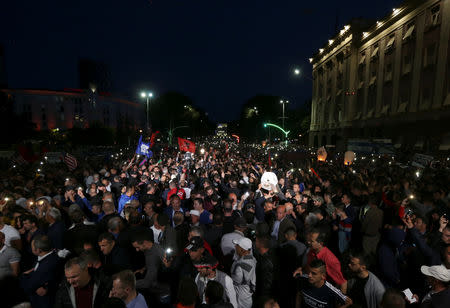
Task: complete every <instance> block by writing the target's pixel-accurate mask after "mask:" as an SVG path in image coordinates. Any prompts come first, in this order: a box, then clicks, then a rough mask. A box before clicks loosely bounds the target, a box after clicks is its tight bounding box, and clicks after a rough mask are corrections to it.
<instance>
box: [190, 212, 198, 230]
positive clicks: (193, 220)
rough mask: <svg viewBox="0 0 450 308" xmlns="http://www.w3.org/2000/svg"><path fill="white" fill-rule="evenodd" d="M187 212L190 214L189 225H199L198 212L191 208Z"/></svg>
mask: <svg viewBox="0 0 450 308" xmlns="http://www.w3.org/2000/svg"><path fill="white" fill-rule="evenodd" d="M189 214H190V215H191V227H194V226H200V212H199V211H197V210H191V211H190V212H189Z"/></svg>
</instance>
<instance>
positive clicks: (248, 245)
mask: <svg viewBox="0 0 450 308" xmlns="http://www.w3.org/2000/svg"><path fill="white" fill-rule="evenodd" d="M233 244H234V245H238V246H239V247H241V248H242V249H244V250H250V249H252V241H251V240H250V239H249V238H246V237H241V238H240V239H237V240H233Z"/></svg>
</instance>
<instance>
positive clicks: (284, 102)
mask: <svg viewBox="0 0 450 308" xmlns="http://www.w3.org/2000/svg"><path fill="white" fill-rule="evenodd" d="M288 103H289V101H284V100H280V104H282V105H283V116H282V117H281V122H282V124H283V129H284V119H285V118H286V117H285V116H284V105H285V104H288Z"/></svg>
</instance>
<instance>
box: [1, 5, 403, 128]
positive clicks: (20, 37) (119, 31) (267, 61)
mask: <svg viewBox="0 0 450 308" xmlns="http://www.w3.org/2000/svg"><path fill="white" fill-rule="evenodd" d="M400 2H401V1H400V0H378V1H367V0H363V1H356V0H347V1H311V2H310V3H309V4H308V2H306V1H301V0H295V1H294V0H290V1H288V0H272V1H268V0H234V1H232V0H229V1H222V0H121V1H118V0H89V1H88V0H42V1H31V0H13V1H1V4H0V43H1V44H3V45H4V47H5V49H6V64H7V73H8V82H9V86H10V87H13V88H49V89H63V88H76V87H78V75H77V61H78V59H79V58H81V57H87V58H91V59H94V60H98V61H102V62H104V63H106V64H107V65H109V67H110V70H111V74H112V82H113V85H114V89H115V91H116V92H117V93H123V94H127V95H129V96H130V98H132V99H138V96H137V95H135V94H137V93H138V92H139V91H140V90H141V89H143V88H147V89H152V90H153V91H154V93H155V94H156V95H157V94H158V93H163V92H165V91H168V90H175V91H180V92H182V93H184V94H185V95H187V96H189V97H191V98H192V100H193V101H194V102H195V103H196V104H197V105H199V106H201V107H203V108H204V109H205V110H206V111H207V112H209V114H210V116H211V117H212V119H213V120H216V121H225V120H231V119H234V118H237V116H238V114H239V111H240V106H241V105H242V104H243V103H244V102H245V101H246V100H247V99H249V98H250V97H252V96H254V95H256V94H270V95H278V96H281V97H284V98H286V99H289V100H290V102H291V103H292V106H291V108H292V107H294V106H298V105H300V104H302V103H303V102H304V101H305V100H306V99H308V98H310V97H311V82H310V81H309V80H308V79H306V78H298V77H297V78H295V77H293V75H292V69H293V68H294V67H295V66H296V65H297V66H300V67H301V68H303V70H304V71H305V74H308V75H310V74H311V67H310V65H309V62H308V58H309V57H310V56H311V55H312V54H313V53H315V52H316V51H317V50H318V48H319V47H321V46H322V45H323V44H324V43H325V42H327V40H328V39H329V38H330V37H331V36H332V34H333V33H334V28H335V24H336V15H338V25H339V29H341V28H342V27H343V25H344V24H345V23H346V21H348V20H350V19H351V18H352V17H367V18H381V17H383V16H385V15H386V14H387V13H389V12H391V10H392V8H393V7H395V6H396V5H399V3H400ZM133 96H134V97H133Z"/></svg>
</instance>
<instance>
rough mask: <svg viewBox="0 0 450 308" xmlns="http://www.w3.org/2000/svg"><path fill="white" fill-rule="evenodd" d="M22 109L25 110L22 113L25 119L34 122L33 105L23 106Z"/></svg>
mask: <svg viewBox="0 0 450 308" xmlns="http://www.w3.org/2000/svg"><path fill="white" fill-rule="evenodd" d="M22 108H23V109H22V112H23V115H24V117H25V119H26V120H27V121H30V122H31V120H32V113H31V104H23V106H22Z"/></svg>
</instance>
